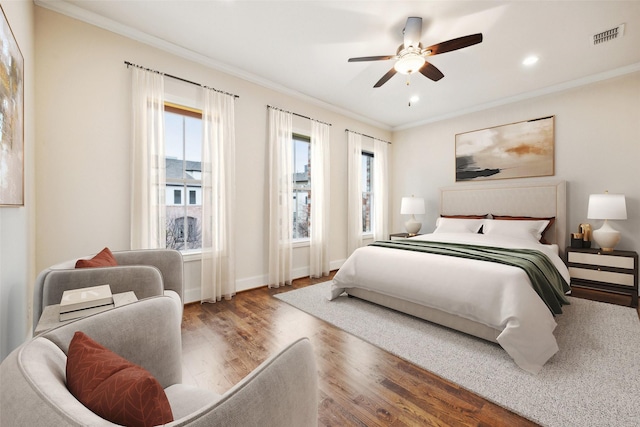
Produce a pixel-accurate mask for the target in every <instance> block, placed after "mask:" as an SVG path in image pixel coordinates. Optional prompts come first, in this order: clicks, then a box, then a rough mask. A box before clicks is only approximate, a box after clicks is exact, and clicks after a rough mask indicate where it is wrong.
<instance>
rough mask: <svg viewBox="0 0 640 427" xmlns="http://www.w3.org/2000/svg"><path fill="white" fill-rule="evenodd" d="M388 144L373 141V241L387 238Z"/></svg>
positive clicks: (377, 140) (376, 140)
mask: <svg viewBox="0 0 640 427" xmlns="http://www.w3.org/2000/svg"><path fill="white" fill-rule="evenodd" d="M387 150H388V143H387V142H385V141H381V140H379V139H374V140H373V210H374V212H373V218H374V219H373V224H374V225H373V227H374V229H373V239H374V240H385V239H388V238H389V232H388V225H387V224H388V223H389V216H388V215H389V190H388V179H389V178H388V172H387V162H388V160H387V158H388V157H387V156H388V155H387Z"/></svg>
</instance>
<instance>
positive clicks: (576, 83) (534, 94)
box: [391, 62, 640, 132]
mask: <svg viewBox="0 0 640 427" xmlns="http://www.w3.org/2000/svg"><path fill="white" fill-rule="evenodd" d="M638 71H640V62H638V63H635V64H631V65H627V66H625V67H621V68H616V69H614V70H609V71H605V72H602V73H598V74H593V75H590V76H587V77H583V78H581V79H576V80H570V81H567V82H563V83H560V84H557V85H553V86H548V87H545V88H542V89H538V90H533V91H531V92H525V93H521V94H518V95H515V96H509V97H506V98H502V99H498V100H495V101H491V102H487V103H484V104H478V105H474V106H472V107H469V108H464V109H462V110H458V111H455V112H453V113H447V114H442V115H439V116H434V117H430V118H428V119H426V120H421V121H418V122H413V123H407V124H405V125H400V126H395V127H393V128H392V129H391V130H392V131H393V132H397V131H401V130H407V129H411V128H415V127H418V126H424V125H427V124H430V123H435V122H439V121H442V120H447V119H452V118H455V117H460V116H464V115H466V114H470V113H476V112H478V111H484V110H488V109H490V108H495V107H500V106H503V105H508V104H513V103H515V102H520V101H525V100H528V99H533V98H538V97H541V96H545V95H550V94H554V93H559V92H564V91H566V90H570V89H574V88H577V87H580V86H586V85H589V84H592V83H597V82H600V81H603V80H609V79H612V78H615V77H620V76H624V75H626V74H631V73H635V72H638Z"/></svg>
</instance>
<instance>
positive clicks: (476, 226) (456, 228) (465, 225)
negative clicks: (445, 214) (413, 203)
mask: <svg viewBox="0 0 640 427" xmlns="http://www.w3.org/2000/svg"><path fill="white" fill-rule="evenodd" d="M482 221H484V220H482V219H468V218H442V217H440V218H438V219H437V221H436V229H435V231H434V233H477V232H478V230H480V227H482Z"/></svg>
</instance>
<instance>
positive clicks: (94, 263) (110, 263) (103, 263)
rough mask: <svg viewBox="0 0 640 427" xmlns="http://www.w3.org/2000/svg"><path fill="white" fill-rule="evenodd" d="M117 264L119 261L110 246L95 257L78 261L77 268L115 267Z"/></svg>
mask: <svg viewBox="0 0 640 427" xmlns="http://www.w3.org/2000/svg"><path fill="white" fill-rule="evenodd" d="M116 265H118V262H117V261H116V259H115V257H114V256H113V254H112V253H111V251H110V250H109V248H104V249H103V250H101V251H100V252H99V253H98V254H97V255H96V256H94V257H93V258H90V259H79V260H78V261H76V268H91V267H115V266H116Z"/></svg>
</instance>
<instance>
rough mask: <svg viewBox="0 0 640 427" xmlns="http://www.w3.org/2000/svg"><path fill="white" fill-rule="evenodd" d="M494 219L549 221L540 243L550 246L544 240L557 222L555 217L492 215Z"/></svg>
mask: <svg viewBox="0 0 640 427" xmlns="http://www.w3.org/2000/svg"><path fill="white" fill-rule="evenodd" d="M491 216H492V217H493V219H499V220H506V221H549V224H548V225H547V227H546V228H545V229H544V230H543V231H542V237H541V238H540V243H542V244H545V245H546V244H549V242H547V241H546V240H545V238H544V234H545V233H546V232H547V231H548V230H549V229H550V228H551V226H552V225H553V223H554V222H555V221H556V219H555V217H550V218H534V217H530V216H507V215H491Z"/></svg>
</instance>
